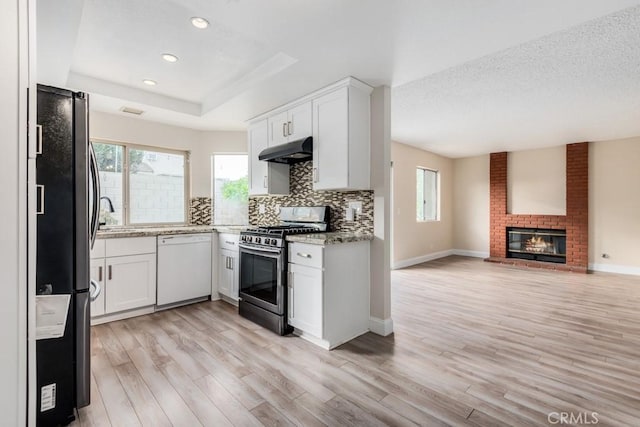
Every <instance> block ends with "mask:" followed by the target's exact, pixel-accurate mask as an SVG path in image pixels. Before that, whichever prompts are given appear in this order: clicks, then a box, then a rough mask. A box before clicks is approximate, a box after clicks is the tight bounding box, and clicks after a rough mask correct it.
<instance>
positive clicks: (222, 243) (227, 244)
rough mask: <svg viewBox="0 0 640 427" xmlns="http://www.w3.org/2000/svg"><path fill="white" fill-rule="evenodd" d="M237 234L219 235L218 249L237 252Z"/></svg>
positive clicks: (238, 237)
mask: <svg viewBox="0 0 640 427" xmlns="http://www.w3.org/2000/svg"><path fill="white" fill-rule="evenodd" d="M239 241H240V235H239V234H232V233H221V234H220V235H218V247H219V248H220V249H228V250H230V251H235V252H237V251H238V242H239Z"/></svg>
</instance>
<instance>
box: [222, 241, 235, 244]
mask: <svg viewBox="0 0 640 427" xmlns="http://www.w3.org/2000/svg"><path fill="white" fill-rule="evenodd" d="M224 242H225V243H226V244H227V245H235V244H236V242H230V241H228V240H225V241H224Z"/></svg>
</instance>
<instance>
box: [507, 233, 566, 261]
mask: <svg viewBox="0 0 640 427" xmlns="http://www.w3.org/2000/svg"><path fill="white" fill-rule="evenodd" d="M507 258H520V259H528V260H534V261H545V262H555V263H561V264H566V262H567V233H566V231H565V230H545V229H539V228H515V227H511V228H507Z"/></svg>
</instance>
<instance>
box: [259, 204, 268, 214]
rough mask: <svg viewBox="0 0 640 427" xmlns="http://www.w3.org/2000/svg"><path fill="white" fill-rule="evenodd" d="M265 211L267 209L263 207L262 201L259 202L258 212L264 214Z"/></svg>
mask: <svg viewBox="0 0 640 427" xmlns="http://www.w3.org/2000/svg"><path fill="white" fill-rule="evenodd" d="M266 211H267V208H265V207H264V203H260V204H259V205H258V212H259V213H260V214H261V215H264V213H265V212H266Z"/></svg>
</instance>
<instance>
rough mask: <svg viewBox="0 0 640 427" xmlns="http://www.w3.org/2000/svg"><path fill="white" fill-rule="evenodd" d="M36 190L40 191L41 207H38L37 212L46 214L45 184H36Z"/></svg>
mask: <svg viewBox="0 0 640 427" xmlns="http://www.w3.org/2000/svg"><path fill="white" fill-rule="evenodd" d="M36 191H40V207H39V208H37V209H36V214H37V215H44V185H38V184H36Z"/></svg>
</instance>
